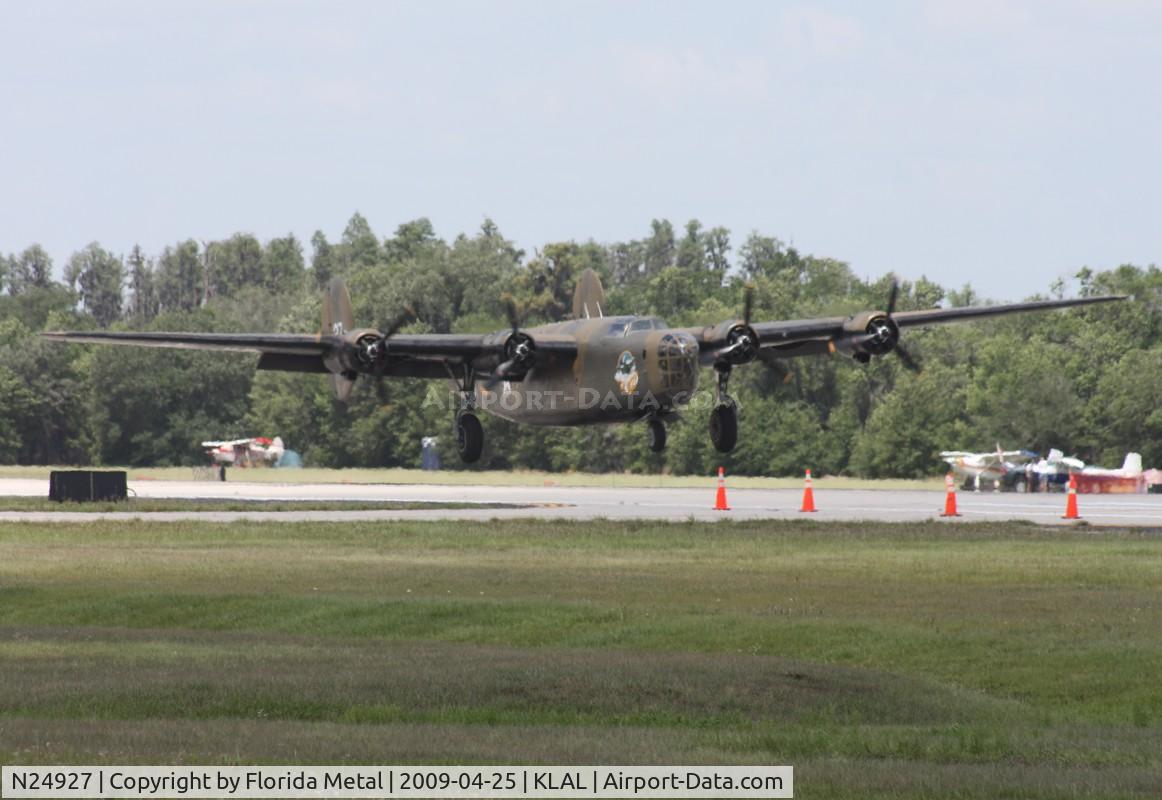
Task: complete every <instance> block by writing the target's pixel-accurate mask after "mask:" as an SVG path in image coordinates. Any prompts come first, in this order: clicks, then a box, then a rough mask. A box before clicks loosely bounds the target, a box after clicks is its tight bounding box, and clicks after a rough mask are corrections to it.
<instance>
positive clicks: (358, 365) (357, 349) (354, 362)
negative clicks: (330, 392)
mask: <svg viewBox="0 0 1162 800" xmlns="http://www.w3.org/2000/svg"><path fill="white" fill-rule="evenodd" d="M386 358H387V342H386V341H385V340H384V338H383V334H382V333H380V332H379V331H377V330H375V329H374V328H364V329H362V330H357V331H351V332H350V333H348V334H346V335H345V336H344V337H343V346H342V347H339V348H336V349H335V350H333V351H332V352H331V353H330V354H328V355H327V356H326V358H324V359H323V364H324V365H326V367H327V369H328V370H330V371H331V372H336V373H340V374H346V375H350V374H351V373H359V372H374V371H375V370H376V369H377V368H379V367H381V366H382V365H383V362H384V361H385V360H386Z"/></svg>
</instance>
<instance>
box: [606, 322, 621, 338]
mask: <svg viewBox="0 0 1162 800" xmlns="http://www.w3.org/2000/svg"><path fill="white" fill-rule="evenodd" d="M623 333H625V323H624V322H615V323H613V324H612V325H610V326H609V335H610V336H621V334H623Z"/></svg>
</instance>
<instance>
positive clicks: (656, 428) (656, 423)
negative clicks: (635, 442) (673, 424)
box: [646, 417, 666, 453]
mask: <svg viewBox="0 0 1162 800" xmlns="http://www.w3.org/2000/svg"><path fill="white" fill-rule="evenodd" d="M646 425H647V429H646V435H647V437H648V441H649V443H650V450H653V451H654V452H655V453H660V452H662V451H663V450H665V449H666V423H664V422H662V421H661V420H660V419H658V418H657V417H650V418H649V419H648V420H646Z"/></svg>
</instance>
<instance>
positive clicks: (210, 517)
mask: <svg viewBox="0 0 1162 800" xmlns="http://www.w3.org/2000/svg"><path fill="white" fill-rule="evenodd" d="M728 485H729V484H728ZM129 488H130V491H131V494H133V495H135V496H136V497H140V498H180V499H222V500H226V499H229V500H257V501H262V500H266V501H273V500H280V501H290V500H311V501H328V500H332V501H341V500H347V501H352V500H354V501H364V502H373V501H398V502H429V503H472V504H477V505H479V506H480V507H479V508H461V509H414V510H404V509H382V510H359V511H354V510H352V511H341V510H327V511H213V510H206V511H176V512H167V511H157V512H76V511H7V512H0V520H2V521H52V522H85V521H89V520H94V519H106V520H108V519H115V520H116V519H126V520H128V519H135V518H148V519H152V520H203V521H210V522H233V521H237V520H262V521H307V520H324V521H326V520H388V519H463V520H486V519H493V518H496V519H511V518H521V517H524V518H540V519H574V520H576V519H580V520H584V519H596V518H602V517H604V518H609V519H659V520H671V521H680V520H688V519H693V520H704V521H705V520H718V519H808V518H809V519H813V520H816V521H821V522H823V521H828V520H844V521H852V520H876V521H883V522H915V521H920V520H927V519H934V518H935V519H940V517H939V514H940V512H941V511H942V510H943V504H944V494H943V492H939V491H898V490H886V489H832V490H822V489H818V488H817V489H816V490H815V505H816V507H817V508H818V512H817V513H814V514H804V513H800V512H799V504H800V499H801V496H802V495H801V492H800V491H799V490H790V489H733V490H728V499H729V503H730V506H731V510H730V511H714V510H713V508H712V506H713V504H714V491H715V482H714V480H713V479H708V480H707V482H706V487H705V488H704V489H670V488H600V487H563V486H530V487H514V486H443V485H435V484H406V485H404V484H343V483H327V484H302V483H297V484H296V483H243V482H227V483H219V482H208V481H130V483H129ZM47 491H48V486H47V481H43V480H24V479H0V495H19V496H26V497H37V496H39V497H44V496H46V495H47ZM1078 500H1079V504H1080V509H1081V516H1082V518H1083V520H1084V521H1085V522H1087V523H1089V524H1090V525H1107V526H1113V525H1116V526H1144V527H1154V526H1156V527H1162V495H1080V496H1079V498H1078ZM495 504H502V505H505V506H519V507H495ZM958 505H959V511H960V512H961V516H960V517H956V518H953V519H949V520H947V521H949V522H958V521H959V522H965V521H968V522H971V521H981V520H1028V521H1030V522H1036V523H1038V524H1051V525H1062V524H1072V523H1070V522H1069V521H1067V520H1063V519H1061V516H1062V514H1063V512H1064V509H1065V496H1064V495H1063V494H1049V495H1039V494H994V493H981V494H973V493H966V492H961V493H959V494H958Z"/></svg>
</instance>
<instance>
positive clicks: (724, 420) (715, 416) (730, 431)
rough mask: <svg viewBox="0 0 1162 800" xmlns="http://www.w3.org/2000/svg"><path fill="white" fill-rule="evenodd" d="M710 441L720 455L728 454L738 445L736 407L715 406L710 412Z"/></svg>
mask: <svg viewBox="0 0 1162 800" xmlns="http://www.w3.org/2000/svg"><path fill="white" fill-rule="evenodd" d="M710 441H712V442H713V443H714V449H715V450H717V451H718V452H720V453H729V452H730V451H731V450H733V449H734V446H735V445H736V444H737V443H738V406H735V405H733V404H731V405H721V406H715V408H714V410H713V411H711V412H710Z"/></svg>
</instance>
